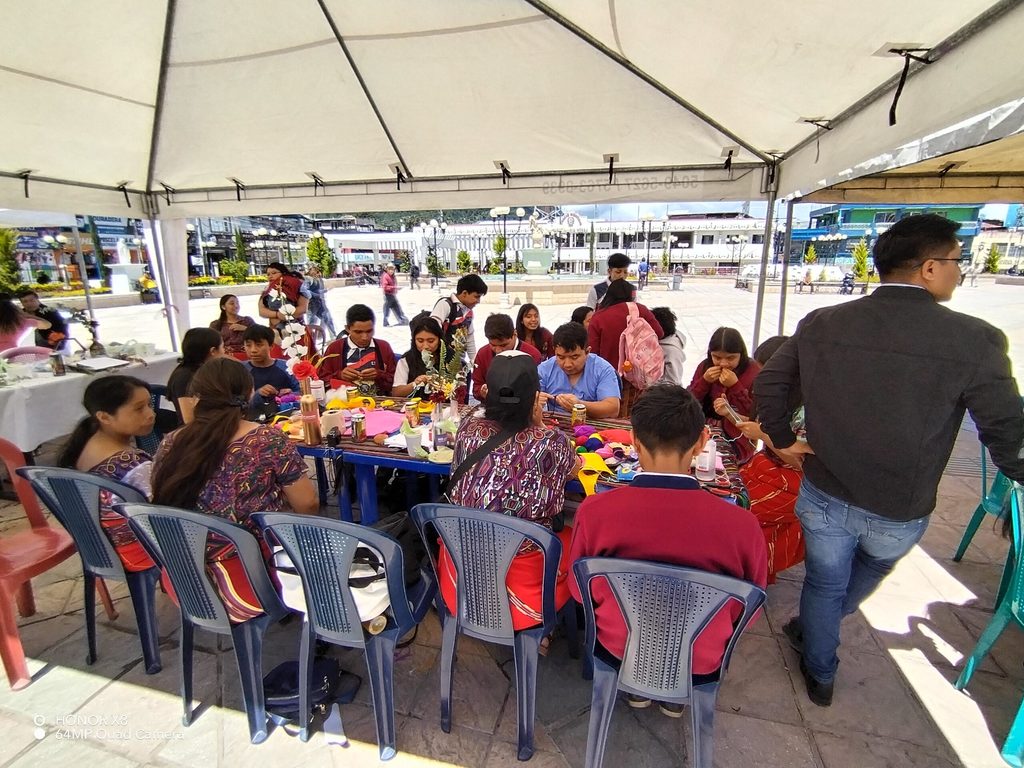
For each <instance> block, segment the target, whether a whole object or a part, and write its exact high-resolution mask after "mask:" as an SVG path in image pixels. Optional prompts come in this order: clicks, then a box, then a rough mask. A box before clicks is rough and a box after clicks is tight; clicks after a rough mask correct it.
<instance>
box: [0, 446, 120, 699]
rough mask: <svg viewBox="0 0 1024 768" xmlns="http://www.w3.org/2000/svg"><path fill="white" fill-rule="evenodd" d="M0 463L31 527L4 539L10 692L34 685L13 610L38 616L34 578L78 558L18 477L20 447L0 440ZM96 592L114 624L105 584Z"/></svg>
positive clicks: (0, 592)
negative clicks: (2, 464)
mask: <svg viewBox="0 0 1024 768" xmlns="http://www.w3.org/2000/svg"><path fill="white" fill-rule="evenodd" d="M0 460H2V461H3V463H4V465H5V466H6V467H7V472H8V474H9V475H10V476H11V482H12V483H13V484H14V491H15V493H17V494H18V500H19V501H20V502H21V506H22V507H24V508H25V515H26V516H27V517H28V521H29V525H30V527H29V529H28V530H25V531H19V532H18V533H14V534H11V535H10V536H3V537H0V658H2V660H3V663H4V671H5V672H7V681H8V682H9V683H10V685H11V688H13V689H14V690H19V689H21V688H24V687H25V686H27V685H28V684H29V683H31V682H32V677H31V676H30V675H29V672H28V664H27V663H26V662H25V649H24V648H22V645H21V636H20V635H19V634H18V620H17V617H16V616H15V615H14V607H15V605H17V607H18V613H19V614H21V615H22V616H23V617H28V616H32V615H33V614H35V612H36V604H35V599H34V597H33V595H32V582H31V581H30V579H32V578H33V577H35V576H38V575H39V574H41V573H44V572H45V571H48V570H50V569H51V568H53V567H54V566H56V565H58V564H60V563H62V562H63V561H65V560H67V559H68V558H69V557H71V556H72V555H74V554H75V545H74V542H72V541H71V537H70V536H69V535H68V534H67V532H66V531H65V530H64V529H63V528H57V527H54V526H51V525H50V524H49V523H48V522H47V521H46V516H45V515H44V514H43V510H42V508H41V507H40V506H39V500H38V499H37V498H36V494H35V492H34V491H33V490H32V486H31V485H30V484H29V482H28V481H27V480H25V479H24V478H22V477H20V476H19V475H18V474H17V473H16V472H15V470H16V469H17V468H18V467H23V466H25V459H24V457H23V456H22V453H21V451H20V450H18V447H17V446H15V445H14V444H12V443H9V442H7V441H6V440H2V439H0ZM96 591H97V593H98V594H99V596H100V600H101V601H102V602H103V607H104V609H105V610H106V612H107V616H108V617H109V618H110V619H116V618H117V611H116V610H114V603H113V601H112V600H111V599H110V593H109V592H107V587H106V585H105V584H104V583H103V581H102V580H99V581H97V582H96Z"/></svg>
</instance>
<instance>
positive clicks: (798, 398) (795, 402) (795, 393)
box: [750, 336, 804, 421]
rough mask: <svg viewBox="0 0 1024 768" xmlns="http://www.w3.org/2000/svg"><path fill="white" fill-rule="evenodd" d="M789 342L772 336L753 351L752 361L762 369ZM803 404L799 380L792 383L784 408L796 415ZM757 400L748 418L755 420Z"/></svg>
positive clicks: (787, 339)
mask: <svg viewBox="0 0 1024 768" xmlns="http://www.w3.org/2000/svg"><path fill="white" fill-rule="evenodd" d="M787 341H789V336H772V337H771V338H768V339H765V340H764V341H762V342H761V343H760V344H759V345H758V347H757V349H755V350H754V355H753V357H754V360H756V361H757V362H758V363H760V364H761V366H762V367H763V366H764V364H765V363H767V362H768V361H769V360H771V359H772V355H774V354H775V353H776V352H778V351H779V347H781V346H782V345H783V344H785V343H786V342H787ZM803 404H804V396H803V393H802V392H801V391H800V379H799V378H797V380H796V381H795V382H794V385H793V386H792V387H791V388H790V390H789V399H788V400H787V401H786V408H787V409H788V410H789V413H796V411H797V409H798V408H799V407H800V406H801V405H803ZM757 412H758V407H757V400H756V399H755V400H754V412H753V413H752V414H750V418H752V419H754V420H755V421H756V420H757Z"/></svg>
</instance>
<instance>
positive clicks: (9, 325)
mask: <svg viewBox="0 0 1024 768" xmlns="http://www.w3.org/2000/svg"><path fill="white" fill-rule="evenodd" d="M21 321H22V314H21V310H20V309H18V308H17V307H16V306H15V304H14V299H13V298H12V297H11V294H9V293H0V333H14V332H15V331H16V330H18V329H19V328H20V327H21Z"/></svg>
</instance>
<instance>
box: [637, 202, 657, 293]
mask: <svg viewBox="0 0 1024 768" xmlns="http://www.w3.org/2000/svg"><path fill="white" fill-rule="evenodd" d="M653 222H654V214H653V213H645V214H644V215H643V216H641V217H640V231H641V232H644V230H645V228H646V234H645V235H644V241H645V243H646V244H647V252H646V254H645V255H644V263H645V264H647V270H648V272H649V271H650V269H651V224H652V223H653ZM642 277H643V279H642V280H641V285H640V289H641V290H643V289H644V287H645V286H644V285H643V283H644V282H646V279H647V278H646V276H642Z"/></svg>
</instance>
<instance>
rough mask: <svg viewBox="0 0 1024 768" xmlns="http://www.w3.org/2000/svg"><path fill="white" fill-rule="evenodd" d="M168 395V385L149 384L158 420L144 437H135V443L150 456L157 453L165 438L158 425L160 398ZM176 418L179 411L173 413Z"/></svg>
mask: <svg viewBox="0 0 1024 768" xmlns="http://www.w3.org/2000/svg"><path fill="white" fill-rule="evenodd" d="M166 396H167V387H165V386H163V385H162V384H150V385H149V406H150V408H152V409H153V412H154V413H156V414H157V417H158V418H157V420H156V421H155V422H153V431H152V432H150V433H149V434H148V435H146V436H144V437H137V438H135V444H136V445H137V446H138V447H139V449H140V450H143V451H145V452H146V453H148V454H149V455H150V456H152V455H154V454H155V453H156V449H157V448H159V447H160V441H161V440H163V439H164V433H163V432H162V431H161V430H160V428H159V427H158V426H157V425H158V424H159V423H160V419H159V414H160V399H161V398H163V397H166ZM172 415H173V416H174V417H175V419H176V418H177V413H173V414H172Z"/></svg>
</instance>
